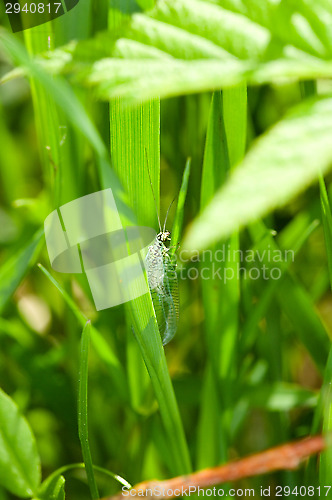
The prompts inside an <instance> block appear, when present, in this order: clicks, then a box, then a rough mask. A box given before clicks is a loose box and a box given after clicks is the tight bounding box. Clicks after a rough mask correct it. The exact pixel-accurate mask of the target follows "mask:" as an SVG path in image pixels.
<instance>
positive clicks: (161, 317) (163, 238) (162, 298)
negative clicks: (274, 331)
mask: <svg viewBox="0 0 332 500" xmlns="http://www.w3.org/2000/svg"><path fill="white" fill-rule="evenodd" d="M149 178H150V184H151V189H152V194H153V199H154V202H155V206H156V212H157V217H158V223H159V230H160V232H159V233H158V234H157V236H156V238H155V240H154V241H153V243H152V245H150V246H149V249H148V253H147V255H146V258H145V268H146V274H147V278H148V284H149V289H150V294H151V298H152V303H153V308H154V311H155V316H156V319H157V323H158V328H159V333H160V336H161V339H162V342H163V345H166V344H167V343H168V342H169V341H170V340H172V338H173V337H174V335H175V333H176V330H177V326H178V322H179V287H178V280H177V274H176V260H175V257H174V255H170V253H169V250H170V247H168V246H167V241H169V240H170V239H171V238H170V236H171V233H170V232H169V231H167V230H166V222H167V217H168V213H169V210H170V208H171V206H172V204H173V202H174V200H173V201H172V203H171V204H170V206H169V207H168V210H167V214H166V218H165V223H164V227H163V229H162V228H161V224H160V219H159V215H158V210H157V203H156V199H155V196H154V192H153V188H152V182H151V177H150V172H149Z"/></svg>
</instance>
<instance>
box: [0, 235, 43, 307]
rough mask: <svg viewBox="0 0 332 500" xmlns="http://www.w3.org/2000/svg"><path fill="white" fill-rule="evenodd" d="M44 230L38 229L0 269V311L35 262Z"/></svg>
mask: <svg viewBox="0 0 332 500" xmlns="http://www.w3.org/2000/svg"><path fill="white" fill-rule="evenodd" d="M43 235H44V231H43V230H42V229H40V230H39V231H38V232H37V233H36V234H35V235H34V236H33V238H32V239H31V241H30V242H29V243H28V244H27V245H26V246H25V247H24V248H23V249H22V250H20V251H19V252H17V253H16V254H14V255H13V256H12V257H10V259H8V261H7V262H5V263H4V264H3V266H2V267H1V269H0V313H1V312H2V311H3V310H4V308H5V306H6V303H7V301H8V300H9V299H10V297H11V296H12V295H13V293H14V292H15V290H16V288H17V287H18V285H19V284H20V283H21V281H22V279H23V277H24V276H25V274H26V273H27V271H28V269H29V268H30V267H31V266H32V265H33V264H34V263H35V261H36V259H37V257H38V254H39V252H40V250H41V245H42V239H43Z"/></svg>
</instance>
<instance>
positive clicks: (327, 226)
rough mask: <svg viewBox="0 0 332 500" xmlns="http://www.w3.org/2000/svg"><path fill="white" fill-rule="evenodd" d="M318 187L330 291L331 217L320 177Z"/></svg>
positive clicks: (322, 180)
mask: <svg viewBox="0 0 332 500" xmlns="http://www.w3.org/2000/svg"><path fill="white" fill-rule="evenodd" d="M319 185H320V200H321V210H322V219H323V227H324V236H325V246H326V255H327V263H328V269H329V277H330V286H331V289H332V215H331V207H330V202H329V197H328V194H327V190H326V186H325V182H324V178H323V177H322V176H320V178H319Z"/></svg>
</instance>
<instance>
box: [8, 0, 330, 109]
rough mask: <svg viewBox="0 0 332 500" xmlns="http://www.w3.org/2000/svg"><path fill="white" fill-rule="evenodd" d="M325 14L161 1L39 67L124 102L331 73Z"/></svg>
mask: <svg viewBox="0 0 332 500" xmlns="http://www.w3.org/2000/svg"><path fill="white" fill-rule="evenodd" d="M331 16H332V8H331V5H329V4H324V5H323V4H322V2H320V5H317V3H316V2H314V3H313V2H311V3H309V2H306V1H305V0H302V1H299V2H296V3H295V2H291V3H289V2H273V1H272V0H270V1H266V2H257V1H256V0H250V1H249V2H248V3H247V2H246V3H243V2H242V1H240V0H237V1H235V0H227V1H226V2H222V3H221V2H217V1H215V2H213V1H206V0H176V1H174V0H163V1H159V2H157V5H156V7H155V8H154V9H152V10H151V11H150V12H147V13H139V14H137V13H136V14H134V15H132V16H129V15H127V16H126V18H125V22H123V23H122V24H121V26H117V29H116V30H113V29H112V31H111V32H110V33H108V34H98V36H97V37H95V39H91V40H84V41H79V42H72V43H71V44H70V45H68V46H65V47H64V48H63V49H58V50H56V51H53V52H49V53H48V54H47V59H45V58H44V59H42V65H43V66H44V67H45V68H47V70H48V71H50V72H52V73H57V74H58V73H60V72H66V73H68V72H69V73H71V74H72V75H73V77H74V79H75V82H77V83H78V82H79V83H80V84H81V85H84V86H88V87H93V89H94V91H95V95H96V96H97V97H98V98H100V99H104V100H109V99H111V98H114V97H115V96H121V97H123V99H124V102H127V103H139V102H140V101H142V100H148V99H151V98H154V97H159V96H160V97H169V96H172V95H180V94H188V93H192V92H203V91H207V90H210V91H211V90H215V89H220V88H225V87H228V86H234V85H237V84H239V83H243V84H247V83H248V84H257V83H258V84H262V83H266V82H273V81H275V80H276V79H280V78H288V79H294V78H295V79H309V78H319V77H324V76H325V77H331V75H332V64H331V58H332V37H331V33H330V21H329V20H330V18H331ZM5 43H7V42H6V40H5ZM40 59H41V58H39V60H40ZM142 59H144V64H142ZM15 76H18V73H17V71H16V72H12V73H11V74H9V75H5V77H4V79H3V81H6V80H8V79H10V78H13V77H15Z"/></svg>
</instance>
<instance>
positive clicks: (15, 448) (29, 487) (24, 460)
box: [0, 389, 40, 498]
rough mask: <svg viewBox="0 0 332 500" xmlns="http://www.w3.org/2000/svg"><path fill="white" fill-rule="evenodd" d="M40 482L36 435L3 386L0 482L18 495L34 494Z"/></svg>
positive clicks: (0, 393)
mask: <svg viewBox="0 0 332 500" xmlns="http://www.w3.org/2000/svg"><path fill="white" fill-rule="evenodd" d="M39 482H40V459H39V455H38V451H37V447H36V442H35V438H34V436H33V434H32V431H31V429H30V426H29V424H28V422H27V421H26V419H25V418H24V417H23V416H22V415H21V414H20V412H19V409H18V408H17V406H16V404H15V403H14V402H13V400H12V399H11V398H10V397H9V396H7V394H5V393H4V392H3V391H2V390H1V389H0V484H1V485H2V486H4V487H5V488H7V489H8V490H9V491H10V492H11V493H13V494H14V495H17V496H19V497H23V498H27V497H31V496H32V495H33V494H34V493H35V492H36V490H37V488H38V485H39Z"/></svg>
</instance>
